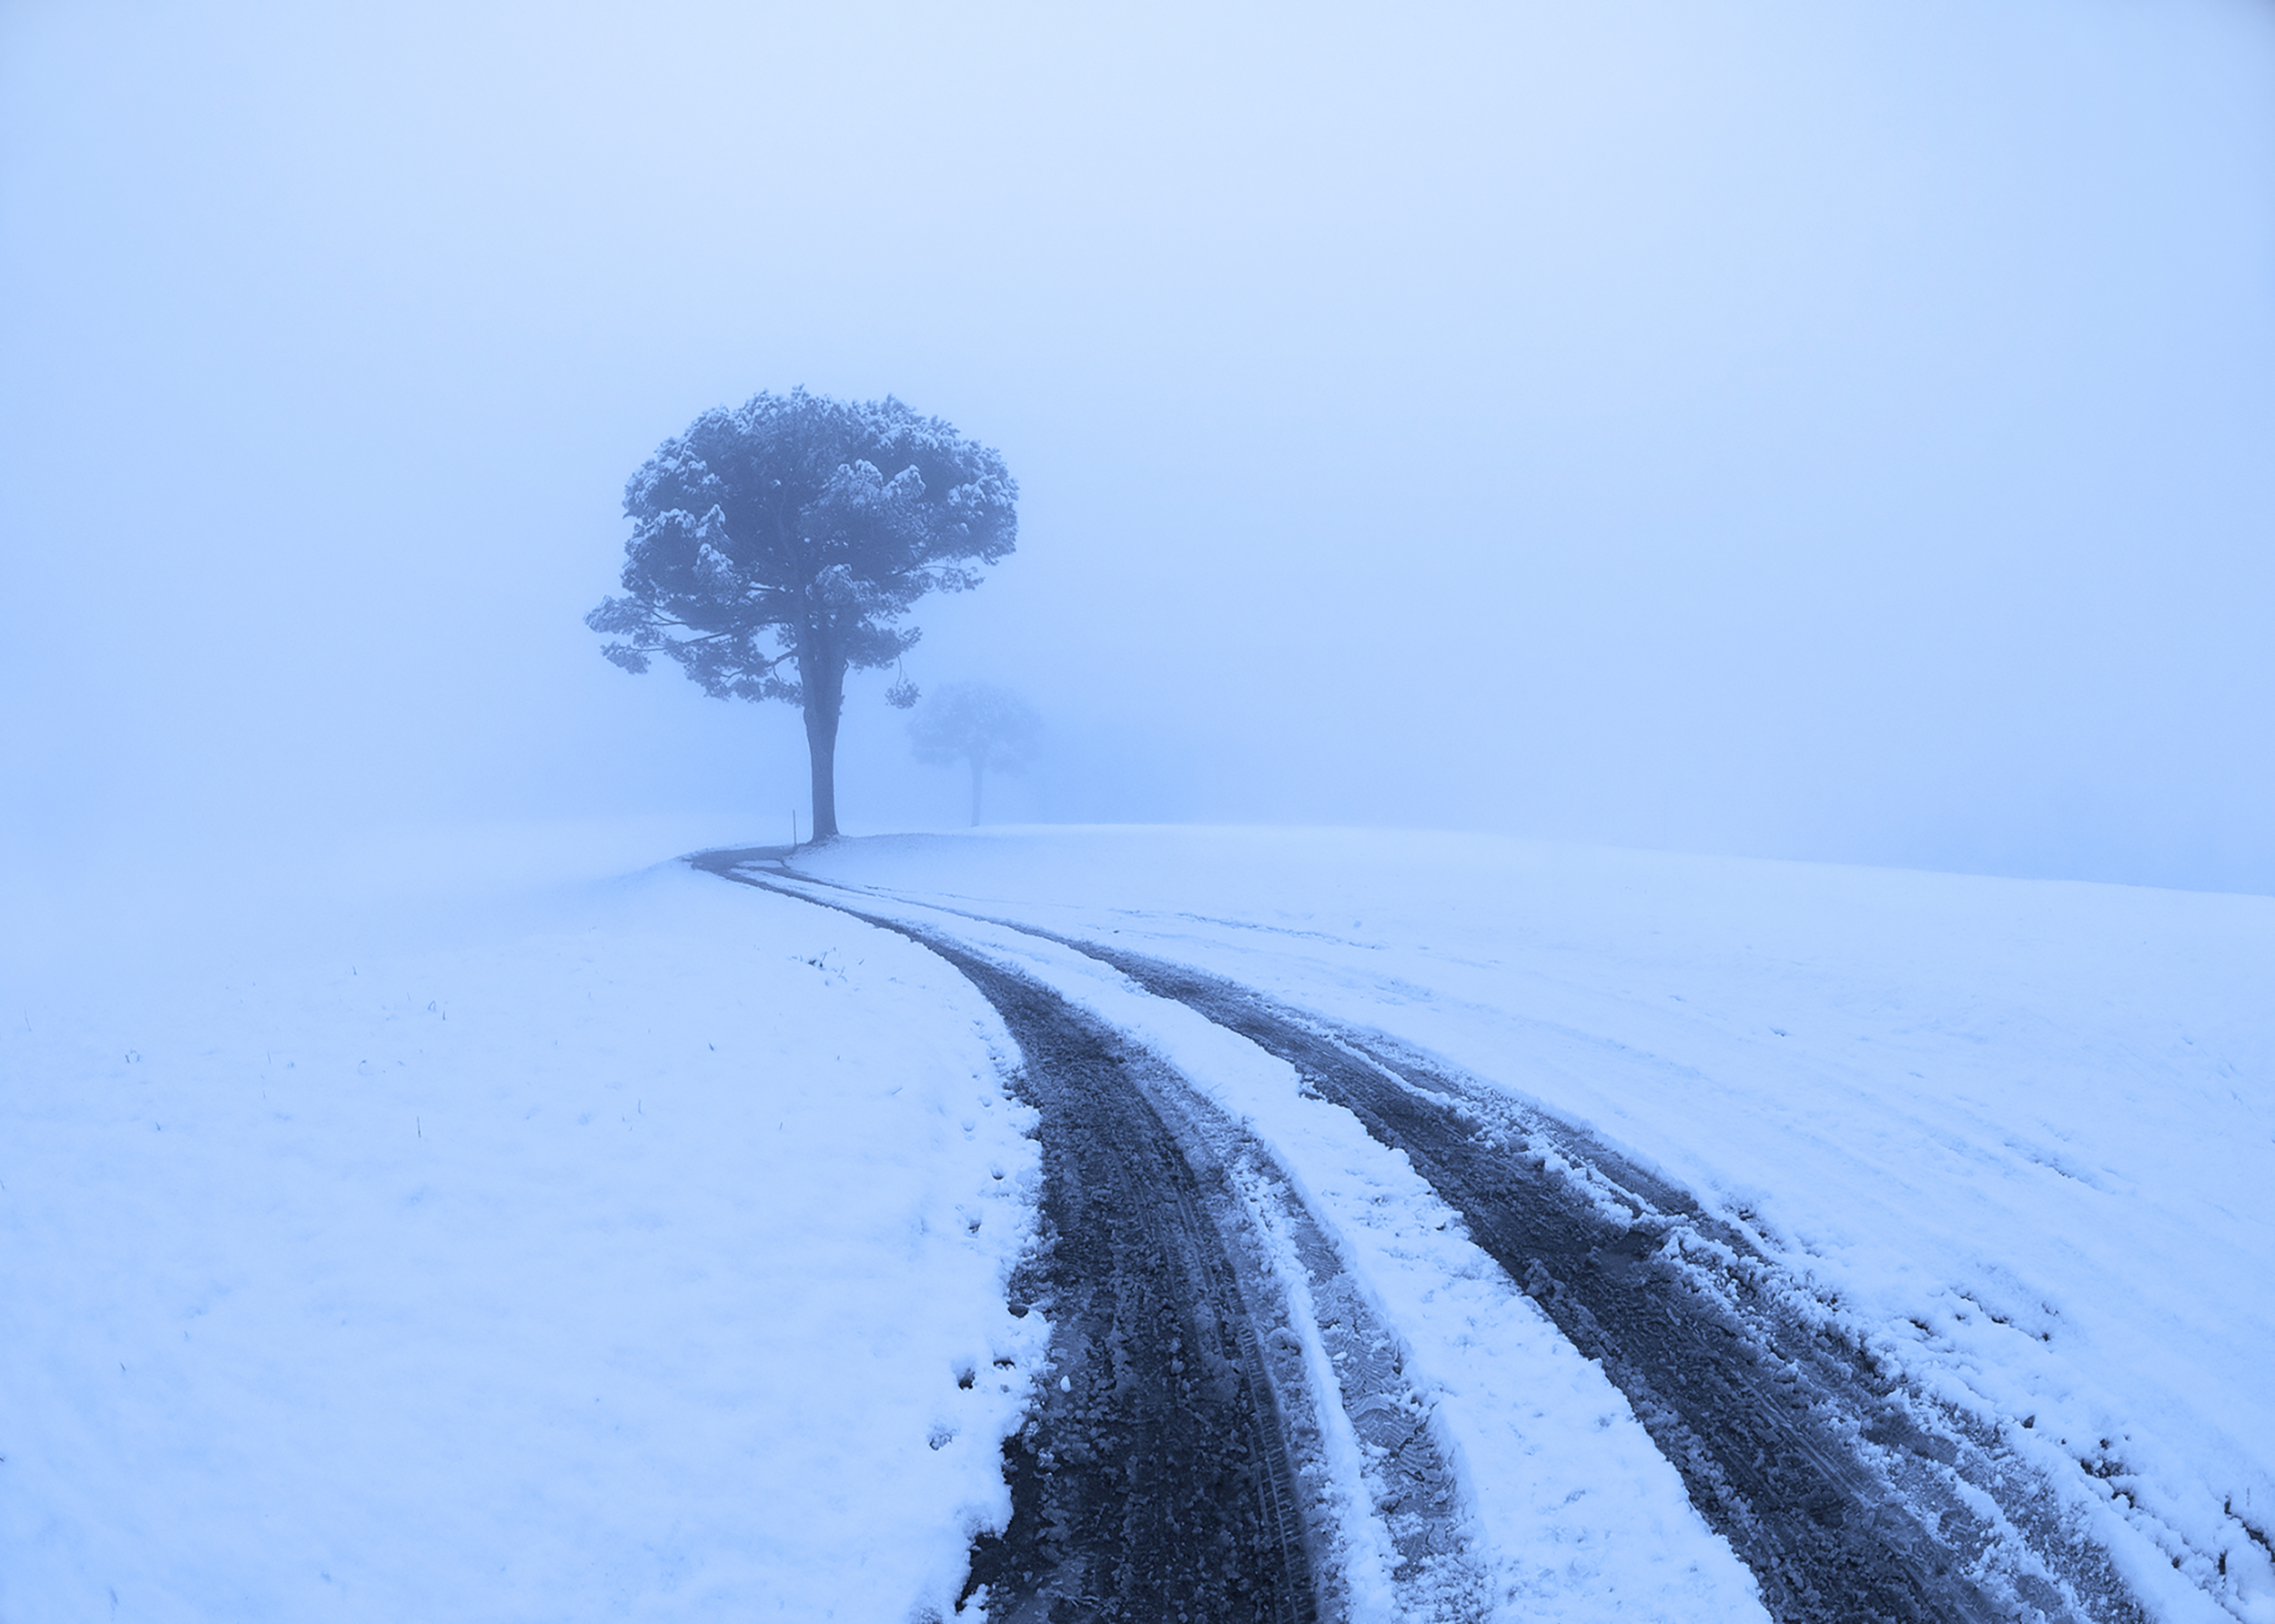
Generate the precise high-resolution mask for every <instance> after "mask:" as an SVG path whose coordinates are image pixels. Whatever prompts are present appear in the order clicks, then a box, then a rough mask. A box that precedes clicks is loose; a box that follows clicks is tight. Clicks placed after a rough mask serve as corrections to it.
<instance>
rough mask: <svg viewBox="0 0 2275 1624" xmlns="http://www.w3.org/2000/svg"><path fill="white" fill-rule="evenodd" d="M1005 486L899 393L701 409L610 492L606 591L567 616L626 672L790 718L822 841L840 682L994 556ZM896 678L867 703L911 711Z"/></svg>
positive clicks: (1000, 553)
mask: <svg viewBox="0 0 2275 1624" xmlns="http://www.w3.org/2000/svg"><path fill="white" fill-rule="evenodd" d="M1018 494H1019V490H1018V486H1017V485H1016V483H1015V482H1014V481H1013V479H1012V478H1011V475H1010V473H1009V472H1008V471H1007V470H1006V469H1005V467H1004V462H1003V458H1002V457H1001V456H1000V455H999V454H998V453H996V451H993V450H991V449H988V448H987V447H986V446H983V445H980V444H979V443H978V442H977V441H975V440H969V439H964V438H963V437H962V436H961V435H959V434H958V433H956V431H955V429H954V428H952V427H951V426H950V425H948V424H946V423H945V422H942V421H941V420H940V419H938V418H922V417H918V416H917V415H916V414H915V412H914V411H911V410H910V409H908V408H907V407H905V406H904V405H902V404H901V403H900V402H899V401H897V400H895V399H893V398H890V397H887V398H885V399H883V400H869V401H839V400H833V399H831V398H829V397H827V396H825V395H812V394H808V393H807V392H806V391H805V390H804V389H794V390H792V391H791V392H790V393H789V394H787V395H772V394H761V395H756V396H753V398H751V400H750V401H749V402H748V403H747V404H745V405H743V406H741V407H738V408H734V409H728V408H726V407H720V408H716V409H713V410H711V411H707V412H705V413H703V416H702V417H700V418H697V419H695V421H694V422H693V424H691V425H689V427H688V429H687V432H686V433H684V434H682V435H681V436H680V437H679V438H677V439H669V440H666V441H664V442H663V445H662V447H661V448H660V449H658V450H657V452H656V454H655V455H654V456H653V457H651V458H650V459H648V460H647V461H646V462H645V463H644V464H642V466H641V469H640V471H639V472H637V473H635V474H634V475H632V479H631V480H630V481H629V482H628V483H627V484H626V485H625V487H624V512H625V514H626V516H627V517H629V518H630V519H632V539H631V540H629V541H627V542H626V543H625V544H624V552H625V560H624V575H623V584H624V595H623V596H622V597H612V598H610V599H609V600H607V601H605V602H603V603H602V605H601V606H600V608H598V609H596V610H593V611H592V612H591V614H589V615H587V616H586V617H585V624H586V625H588V626H590V627H591V628H592V630H595V631H601V632H606V633H610V634H612V636H613V637H615V638H616V639H617V641H612V642H611V643H610V644H609V645H608V647H607V648H606V649H604V650H602V653H604V654H605V655H607V657H608V658H609V659H610V660H611V661H614V662H615V663H616V664H618V665H620V666H622V667H623V668H624V670H626V671H646V670H647V669H648V662H649V660H650V659H651V658H652V656H654V655H656V654H663V655H666V656H668V657H669V658H671V659H672V660H675V661H678V662H679V664H680V666H681V668H682V670H683V671H686V673H687V675H688V676H689V677H690V678H691V679H692V680H693V681H696V682H698V683H700V684H701V685H702V687H703V691H704V692H705V693H707V694H710V695H711V696H712V697H713V699H730V698H733V699H745V700H784V701H788V702H790V703H791V704H794V705H796V706H798V707H799V708H800V709H801V710H802V711H804V715H805V739H806V750H807V754H808V757H809V758H810V760H811V762H812V764H813V772H814V838H815V839H816V840H828V839H830V838H832V837H833V836H834V835H835V834H836V832H837V786H836V756H837V723H838V719H839V716H840V715H841V713H842V712H843V711H844V700H845V673H846V672H847V671H866V670H875V669H879V668H882V667H885V666H888V665H891V664H893V663H894V662H895V661H896V660H898V659H899V657H900V655H901V654H902V652H903V651H905V650H906V649H907V648H908V647H909V646H910V645H911V644H913V643H915V641H916V639H917V636H918V630H917V628H915V627H914V626H906V625H904V624H902V620H904V618H905V616H906V615H907V613H908V610H909V609H910V607H911V606H912V605H913V604H915V601H916V600H917V599H919V598H921V597H923V596H924V595H925V593H926V592H930V591H935V590H940V591H951V592H955V591H964V590H968V589H970V588H972V587H976V586H977V585H978V584H979V582H980V573H979V570H977V569H976V566H977V565H980V564H993V563H996V562H997V561H998V560H1001V559H1002V558H1003V557H1004V556H1005V555H1006V554H1007V553H1009V552H1010V551H1011V550H1012V549H1013V547H1014V545H1015V544H1016V540H1017V536H1018V518H1017V512H1016V502H1017V499H1018ZM916 697H917V696H916V691H915V688H914V687H913V686H912V685H910V684H909V683H908V682H907V681H906V680H905V679H904V680H902V681H897V682H895V683H894V684H893V686H892V687H890V688H888V689H887V690H886V691H885V698H886V699H887V700H888V701H891V702H892V703H894V704H895V705H898V706H901V707H902V708H904V709H905V708H906V707H908V706H910V705H913V704H915V701H916Z"/></svg>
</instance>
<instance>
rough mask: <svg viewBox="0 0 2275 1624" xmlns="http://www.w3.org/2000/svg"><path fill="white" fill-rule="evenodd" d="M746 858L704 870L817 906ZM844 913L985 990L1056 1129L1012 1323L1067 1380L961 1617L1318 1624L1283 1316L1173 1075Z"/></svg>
mask: <svg viewBox="0 0 2275 1624" xmlns="http://www.w3.org/2000/svg"><path fill="white" fill-rule="evenodd" d="M746 856H747V854H745V853H705V854H703V856H702V857H699V858H696V859H692V860H691V861H693V862H694V863H695V865H696V866H698V867H700V868H703V869H705V870H707V871H708V872H711V873H717V874H719V875H721V877H723V878H725V879H730V880H733V881H736V882H737V883H743V884H748V885H752V886H754V887H756V888H758V889H761V890H766V891H774V892H776V893H777V894H780V895H784V896H788V897H792V898H794V899H795V900H798V901H801V902H805V903H809V904H812V903H814V899H813V898H811V897H807V896H803V895H801V894H800V893H797V892H794V891H790V890H785V889H782V888H778V887H776V886H773V885H771V884H768V883H766V882H764V881H763V880H762V879H759V878H757V877H754V876H753V875H752V874H750V873H747V872H744V873H737V872H734V866H733V862H732V861H728V860H729V859H733V860H735V861H741V860H743V859H744V858H745V857H746ZM819 905H824V906H834V904H829V903H822V904H819ZM839 911H840V912H844V913H851V914H853V915H854V917H856V918H860V919H863V920H864V921H866V922H867V923H872V924H875V925H878V926H880V927H881V928H884V929H886V930H891V931H894V932H895V933H898V934H901V935H904V936H906V937H908V938H909V939H911V940H913V941H915V942H917V943H921V944H922V945H924V946H925V947H927V948H929V949H931V950H932V951H933V952H935V953H938V954H939V955H940V956H941V957H943V958H945V959H946V960H947V961H948V962H949V963H951V964H953V965H955V968H956V969H957V970H959V971H960V972H962V973H963V974H964V975H966V977H967V978H969V979H970V981H971V982H972V983H973V984H974V985H975V986H976V987H977V988H978V989H979V991H980V993H981V994H982V995H984V996H985V997H986V999H987V1001H988V1002H989V1003H990V1004H993V1005H994V1006H995V1008H996V1011H997V1013H998V1014H1000V1015H1001V1016H1002V1017H1003V1021H1004V1024H1005V1025H1006V1027H1007V1028H1008V1029H1009V1031H1010V1033H1011V1036H1012V1038H1013V1040H1014V1041H1015V1042H1016V1044H1018V1046H1019V1051H1020V1054H1021V1056H1022V1058H1023V1061H1024V1065H1023V1068H1022V1070H1021V1072H1020V1073H1019V1074H1018V1075H1017V1076H1016V1079H1015V1081H1014V1087H1015V1090H1016V1093H1017V1094H1019V1095H1020V1097H1021V1098H1022V1099H1024V1100H1025V1101H1026V1103H1027V1104H1029V1105H1033V1106H1034V1107H1035V1108H1036V1111H1037V1112H1038V1114H1039V1115H1040V1116H1041V1123H1040V1125H1039V1136H1040V1140H1041V1147H1042V1156H1043V1175H1044V1180H1043V1196H1042V1204H1041V1205H1042V1217H1043V1224H1044V1239H1043V1242H1042V1244H1041V1245H1040V1246H1038V1247H1037V1249H1036V1253H1035V1254H1034V1256H1032V1257H1031V1258H1030V1259H1029V1261H1028V1262H1027V1264H1026V1266H1023V1268H1022V1270H1021V1272H1020V1274H1019V1276H1017V1277H1016V1279H1015V1281H1014V1283H1013V1289H1014V1292H1015V1294H1016V1295H1015V1299H1014V1301H1013V1303H1012V1305H1011V1307H1010V1311H1011V1312H1012V1313H1014V1314H1019V1315H1024V1314H1026V1313H1027V1312H1029V1311H1030V1309H1036V1310H1040V1311H1041V1312H1043V1313H1044V1314H1045V1315H1046V1316H1047V1317H1048V1318H1049V1320H1050V1322H1051V1326H1052V1338H1051V1350H1050V1359H1051V1365H1052V1369H1051V1371H1050V1372H1049V1373H1047V1374H1046V1377H1045V1379H1044V1381H1043V1382H1042V1383H1041V1385H1040V1387H1039V1398H1038V1401H1037V1404H1036V1408H1035V1410H1034V1411H1033V1413H1032V1414H1031V1415H1030V1416H1029V1417H1028V1419H1027V1421H1026V1425H1025V1426H1024V1427H1022V1428H1021V1430H1020V1431H1019V1432H1018V1433H1017V1434H1016V1435H1015V1436H1014V1437H1011V1438H1010V1439H1008V1440H1006V1444H1005V1448H1004V1457H1005V1469H1006V1476H1007V1477H1008V1478H1009V1481H1010V1486H1011V1499H1012V1517H1011V1522H1010V1525H1009V1526H1008V1528H1006V1530H1005V1531H1004V1532H1003V1533H1002V1534H1001V1535H995V1534H983V1535H981V1536H980V1537H979V1538H977V1539H976V1541H975V1542H974V1546H973V1550H972V1566H971V1571H970V1577H969V1579H968V1581H967V1583H966V1589H965V1592H964V1595H963V1597H961V1598H959V1601H958V1605H959V1608H960V1607H961V1606H962V1605H963V1603H964V1602H966V1601H968V1600H970V1599H972V1598H973V1597H974V1596H976V1595H977V1594H978V1593H979V1592H980V1591H981V1589H982V1587H985V1589H986V1600H987V1613H988V1616H989V1618H991V1619H996V1620H998V1621H999V1624H1075V1621H1077V1620H1099V1621H1106V1620H1114V1621H1117V1624H1121V1621H1127V1624H1159V1621H1161V1620H1169V1619H1193V1620H1210V1621H1212V1624H1213V1621H1217V1620H1223V1621H1225V1624H1314V1621H1315V1620H1316V1619H1318V1618H1319V1617H1320V1595H1319V1590H1320V1573H1319V1572H1318V1570H1317V1569H1318V1564H1317V1563H1316V1561H1315V1558H1314V1553H1313V1551H1312V1549H1311V1542H1310V1539H1309V1530H1308V1529H1307V1528H1306V1526H1305V1521H1304V1518H1303V1516H1302V1508H1301V1506H1300V1505H1299V1489H1298V1484H1297V1474H1296V1472H1295V1470H1294V1468H1293V1467H1292V1465H1291V1463H1290V1459H1289V1448H1288V1430H1289V1428H1288V1425H1287V1420H1286V1417H1283V1415H1282V1414H1281V1410H1280V1405H1279V1393H1278V1391H1277V1389H1276V1387H1275V1385H1274V1382H1273V1380H1272V1376H1273V1371H1272V1369H1271V1367H1270V1361H1269V1358H1268V1349H1267V1348H1266V1347H1265V1346H1264V1345H1263V1344H1262V1342H1261V1341H1260V1340H1259V1331H1258V1328H1257V1322H1258V1320H1259V1318H1262V1319H1264V1320H1265V1321H1266V1323H1267V1326H1268V1327H1269V1322H1270V1318H1271V1316H1270V1315H1269V1310H1266V1311H1264V1312H1262V1313H1259V1307H1258V1306H1257V1305H1254V1304H1252V1303H1250V1302H1249V1300H1248V1296H1245V1295H1244V1293H1243V1289H1242V1282H1241V1280H1240V1278H1239V1270H1237V1269H1236V1266H1235V1260H1234V1258H1233V1256H1232V1255H1231V1254H1230V1252H1229V1250H1228V1246H1227V1240H1226V1236H1225V1235H1224V1234H1223V1232H1222V1226H1224V1225H1225V1224H1226V1222H1227V1215H1226V1211H1225V1209H1226V1206H1227V1203H1228V1194H1229V1193H1228V1192H1227V1191H1226V1190H1225V1189H1224V1188H1223V1187H1222V1186H1223V1174H1222V1170H1221V1168H1219V1167H1218V1166H1216V1165H1212V1164H1209V1163H1207V1162H1203V1163H1202V1165H1201V1167H1200V1168H1199V1170H1198V1171H1197V1169H1196V1166H1195V1158H1193V1157H1192V1156H1191V1155H1189V1154H1188V1145H1185V1144H1182V1143H1181V1142H1180V1140H1181V1135H1179V1133H1178V1131H1177V1127H1178V1125H1173V1124H1171V1123H1169V1122H1165V1121H1164V1119H1163V1115H1162V1113H1161V1111H1160V1110H1159V1109H1158V1108H1157V1105H1156V1104H1155V1100H1154V1098H1153V1097H1149V1095H1150V1094H1153V1092H1154V1091H1152V1090H1149V1089H1148V1087H1147V1086H1146V1085H1145V1084H1144V1081H1143V1074H1144V1072H1145V1071H1146V1070H1147V1069H1148V1067H1149V1066H1158V1062H1155V1061H1153V1059H1152V1057H1151V1056H1150V1055H1147V1054H1144V1053H1143V1052H1142V1051H1138V1050H1136V1049H1134V1048H1133V1047H1132V1046H1131V1045H1129V1044H1127V1043H1126V1042H1125V1040H1123V1039H1122V1038H1121V1037H1120V1035H1119V1034H1116V1033H1115V1032H1114V1031H1113V1030H1112V1029H1110V1028H1109V1027H1107V1026H1106V1025H1104V1024H1102V1023H1099V1022H1097V1021H1095V1020H1093V1019H1091V1018H1090V1017H1088V1016H1087V1015H1084V1014H1081V1013H1079V1012H1078V1011H1077V1010H1076V1009H1074V1008H1073V1007H1072V1006H1071V1005H1070V1004H1067V1002H1066V1001H1065V1000H1064V999H1062V998H1059V997H1058V996H1057V994H1053V993H1051V992H1049V991H1047V990H1046V989H1045V988H1043V987H1041V986H1038V985H1036V983H1033V982H1030V981H1027V980H1026V979H1025V978H1023V977H1020V976H1017V975H1015V974H1013V973H1009V972H1007V971H1005V970H1003V969H1001V968H998V967H997V966H996V965H994V964H991V963H987V962H986V960H984V959H981V958H978V957H976V956H975V955H974V954H972V953H969V952H967V951H966V950H964V949H963V948H961V947H959V946H957V945H956V944H955V943H952V942H949V941H945V940H943V939H940V938H938V937H935V936H934V935H932V934H931V933H926V932H923V931H919V930H916V929H913V928H911V927H910V926H908V925H906V924H905V923H899V922H896V921H894V920H890V919H885V918H881V917H877V916H875V915H872V914H868V913H863V912H861V911H860V910H858V909H854V908H840V910H839ZM1189 1136H1190V1135H1189V1134H1188V1135H1183V1136H1182V1137H1184V1138H1187V1139H1189ZM1251 1273H1253V1271H1251ZM1249 1289H1250V1292H1251V1293H1253V1291H1254V1289H1255V1287H1254V1286H1253V1285H1251V1286H1250V1288H1249Z"/></svg>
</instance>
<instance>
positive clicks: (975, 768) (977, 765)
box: [972, 756, 986, 829]
mask: <svg viewBox="0 0 2275 1624" xmlns="http://www.w3.org/2000/svg"><path fill="white" fill-rule="evenodd" d="M985 765H986V762H984V761H983V760H982V759H981V758H980V757H978V756H974V757H973V758H972V827H973V828H975V829H976V828H978V827H979V772H980V769H981V767H983V766H985Z"/></svg>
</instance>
